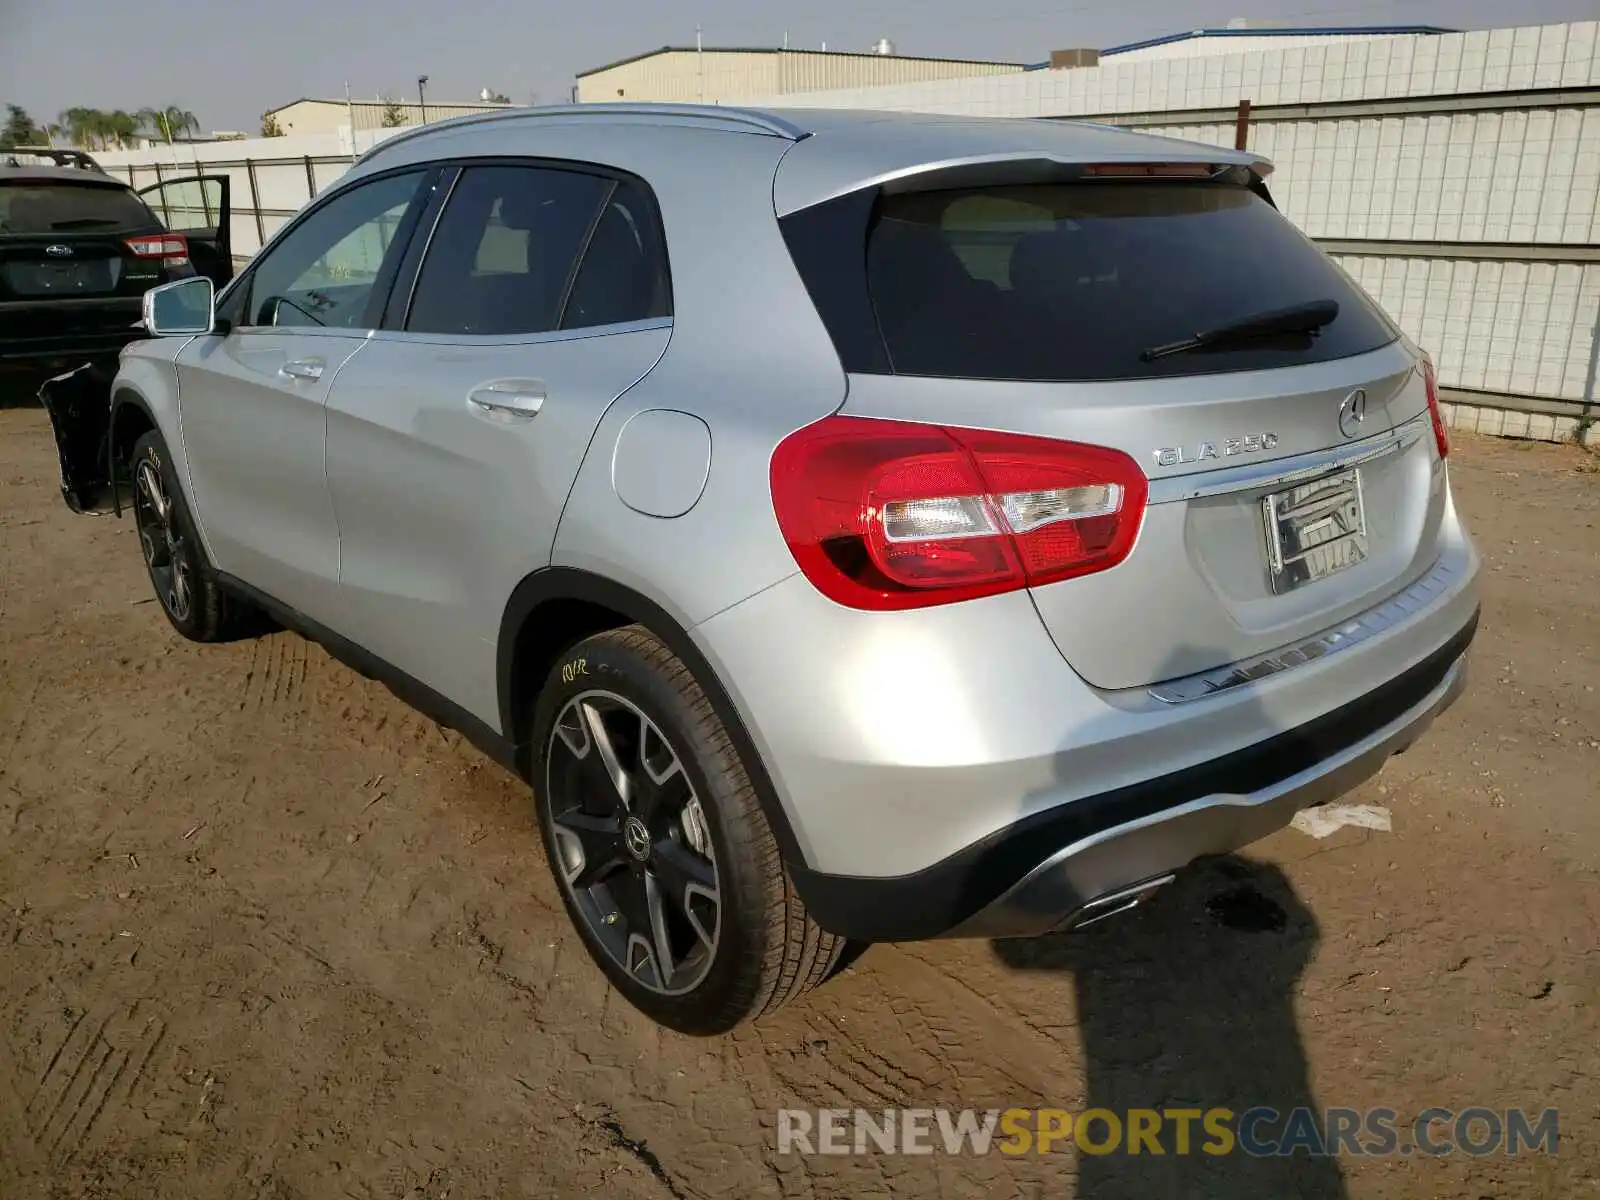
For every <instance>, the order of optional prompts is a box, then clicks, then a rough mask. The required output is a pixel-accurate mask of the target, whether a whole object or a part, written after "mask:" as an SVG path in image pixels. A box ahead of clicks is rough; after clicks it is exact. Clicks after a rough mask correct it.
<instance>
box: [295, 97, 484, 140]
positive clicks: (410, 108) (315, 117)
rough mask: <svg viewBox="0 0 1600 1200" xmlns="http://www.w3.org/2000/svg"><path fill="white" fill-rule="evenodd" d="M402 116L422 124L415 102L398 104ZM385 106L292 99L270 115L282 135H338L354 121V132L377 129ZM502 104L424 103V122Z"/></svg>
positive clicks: (457, 115) (381, 124) (375, 103)
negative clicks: (355, 130) (291, 101)
mask: <svg viewBox="0 0 1600 1200" xmlns="http://www.w3.org/2000/svg"><path fill="white" fill-rule="evenodd" d="M398 103H399V105H400V110H401V112H402V113H404V114H405V123H406V124H407V125H420V124H422V113H423V110H422V107H421V106H420V105H418V104H417V103H416V102H415V101H413V102H411V103H409V104H408V103H406V102H404V101H400V102H398ZM385 107H386V105H385V104H384V103H383V102H382V101H374V100H357V101H355V102H354V103H353V104H351V105H350V106H349V108H346V107H345V102H344V101H343V100H296V101H295V102H294V103H293V104H285V105H284V106H283V107H282V108H275V109H273V110H271V111H272V115H273V116H274V117H276V118H277V119H278V128H280V129H282V130H283V132H284V133H286V134H288V133H338V132H339V130H341V129H343V128H344V127H345V126H346V125H349V124H350V123H351V117H352V115H353V116H354V118H355V127H356V128H357V129H381V128H382V127H383V113H384V109H385ZM508 107H510V106H509V105H505V104H478V103H474V104H450V103H444V104H435V103H434V102H433V101H431V100H430V101H428V108H427V114H428V122H429V124H432V123H433V122H434V121H443V120H445V119H446V118H448V117H464V116H466V115H467V114H469V113H478V112H495V111H497V110H499V109H502V108H508Z"/></svg>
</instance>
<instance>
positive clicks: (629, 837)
mask: <svg viewBox="0 0 1600 1200" xmlns="http://www.w3.org/2000/svg"><path fill="white" fill-rule="evenodd" d="M622 841H623V844H624V845H626V846H627V847H628V853H629V854H631V855H633V856H634V857H635V858H637V859H638V860H639V861H640V862H643V861H644V860H645V859H647V858H649V857H650V831H649V830H648V829H646V828H645V827H644V822H643V821H641V820H639V818H638V817H629V818H628V819H627V820H626V821H624V822H623V823H622Z"/></svg>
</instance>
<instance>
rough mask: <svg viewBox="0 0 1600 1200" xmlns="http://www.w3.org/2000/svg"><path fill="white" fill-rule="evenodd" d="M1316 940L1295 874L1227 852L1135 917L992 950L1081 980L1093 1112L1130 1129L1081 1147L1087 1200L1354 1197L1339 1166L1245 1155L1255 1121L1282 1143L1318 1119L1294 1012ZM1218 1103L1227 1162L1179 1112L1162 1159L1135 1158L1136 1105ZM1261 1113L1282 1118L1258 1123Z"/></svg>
mask: <svg viewBox="0 0 1600 1200" xmlns="http://www.w3.org/2000/svg"><path fill="white" fill-rule="evenodd" d="M1317 941H1318V928H1317V923H1316V920H1315V919H1314V918H1313V917H1312V915H1311V912H1310V911H1309V910H1308V909H1307V908H1306V906H1305V905H1303V904H1302V903H1300V901H1299V899H1298V898H1297V897H1296V895H1295V893H1294V889H1293V888H1292V887H1291V886H1290V885H1289V881H1288V880H1287V879H1286V878H1285V877H1284V875H1283V872H1281V871H1280V870H1278V868H1277V867H1275V866H1273V865H1271V864H1269V863H1261V862H1255V861H1252V860H1250V859H1247V858H1243V857H1239V856H1235V855H1229V856H1225V857H1220V858H1213V859H1207V860H1203V861H1201V862H1199V863H1196V864H1194V865H1193V866H1191V867H1190V868H1189V869H1188V870H1187V871H1186V872H1183V873H1180V875H1179V876H1178V879H1177V880H1176V881H1175V882H1174V883H1172V884H1171V885H1169V886H1168V887H1167V888H1165V889H1164V890H1163V891H1162V892H1160V893H1158V894H1157V895H1156V896H1155V897H1153V898H1152V899H1151V900H1149V901H1147V902H1146V903H1145V904H1142V905H1140V906H1139V907H1138V908H1136V909H1134V910H1133V911H1132V912H1130V913H1125V914H1122V915H1120V916H1115V917H1111V918H1108V919H1106V920H1104V921H1100V922H1097V923H1095V924H1094V925H1091V926H1089V927H1087V928H1084V929H1081V930H1078V931H1076V932H1073V933H1066V934H1053V935H1049V936H1046V937H1042V938H1033V939H1026V940H1021V939H1019V940H1007V941H996V942H994V943H992V945H993V948H994V952H995V954H996V956H997V957H998V958H999V959H1000V961H1001V962H1003V963H1005V964H1006V965H1007V966H1008V967H1011V968H1013V969H1015V970H1019V971H1059V972H1062V973H1063V974H1064V975H1069V976H1070V977H1071V986H1072V989H1073V993H1074V997H1075V1000H1076V1008H1077V1015H1078V1024H1079V1030H1080V1035H1081V1038H1082V1047H1083V1056H1084V1070H1085V1077H1086V1100H1085V1103H1084V1109H1085V1111H1087V1110H1089V1109H1102V1110H1107V1111H1109V1112H1110V1113H1113V1114H1116V1115H1117V1117H1118V1119H1119V1120H1120V1121H1121V1122H1122V1123H1123V1130H1124V1132H1123V1136H1122V1138H1121V1139H1120V1140H1119V1141H1118V1142H1117V1143H1116V1144H1115V1148H1114V1149H1112V1150H1111V1151H1110V1152H1107V1153H1088V1152H1086V1151H1084V1149H1083V1148H1082V1147H1081V1146H1080V1147H1078V1148H1077V1150H1076V1157H1077V1163H1078V1185H1077V1193H1076V1194H1077V1195H1079V1196H1086V1197H1094V1198H1095V1200H1116V1198H1119V1197H1129V1198H1134V1197H1137V1198H1139V1200H1149V1198H1150V1197H1158V1196H1159V1197H1165V1196H1172V1197H1180V1196H1181V1197H1184V1198H1185V1200H1188V1198H1191V1197H1218V1198H1219V1200H1220V1198H1224V1197H1226V1198H1227V1200H1237V1198H1239V1197H1245V1196H1296V1197H1302V1198H1304V1200H1336V1198H1342V1197H1344V1196H1346V1195H1347V1192H1346V1190H1345V1185H1344V1178H1343V1174H1342V1172H1341V1171H1340V1169H1339V1165H1338V1163H1337V1161H1336V1160H1335V1159H1333V1158H1327V1157H1316V1158H1313V1157H1309V1156H1308V1155H1306V1154H1305V1153H1304V1152H1300V1153H1297V1154H1294V1155H1293V1156H1288V1157H1280V1156H1277V1155H1271V1156H1259V1155H1255V1154H1251V1153H1247V1152H1246V1151H1245V1149H1244V1148H1243V1147H1242V1146H1241V1145H1240V1144H1239V1141H1240V1139H1239V1136H1238V1135H1239V1133H1240V1126H1241V1123H1242V1122H1248V1123H1250V1125H1251V1132H1252V1133H1254V1135H1255V1136H1254V1138H1252V1139H1251V1140H1252V1141H1253V1142H1258V1143H1259V1142H1271V1141H1273V1140H1274V1139H1275V1138H1276V1137H1278V1136H1279V1135H1280V1134H1281V1133H1282V1132H1283V1130H1284V1128H1285V1122H1286V1121H1287V1119H1288V1115H1289V1114H1290V1113H1292V1112H1294V1110H1296V1109H1305V1110H1308V1111H1310V1112H1316V1111H1317V1100H1316V1098H1315V1097H1314V1096H1313V1093H1312V1089H1311V1081H1310V1078H1309V1070H1308V1068H1307V1065H1306V1055H1305V1049H1304V1047H1303V1045H1302V1043H1301V1039H1300V1032H1299V1029H1298V1027H1297V1025H1296V1023H1295V1013H1294V1001H1295V995H1296V991H1297V986H1298V982H1299V979H1300V975H1301V972H1302V971H1303V970H1304V969H1305V967H1306V965H1307V964H1308V963H1309V962H1310V961H1311V959H1312V957H1313V956H1314V954H1315V952H1316V947H1317ZM1335 1102H1337V1101H1335ZM1219 1108H1220V1109H1227V1110H1229V1111H1230V1112H1231V1114H1232V1117H1231V1118H1229V1119H1226V1120H1225V1121H1224V1122H1223V1123H1224V1124H1225V1125H1226V1127H1227V1128H1229V1129H1231V1130H1232V1131H1233V1134H1234V1137H1233V1139H1232V1143H1233V1144H1232V1146H1231V1149H1230V1150H1229V1152H1228V1153H1225V1154H1224V1153H1218V1152H1217V1149H1218V1148H1219V1147H1220V1146H1221V1145H1222V1144H1223V1142H1222V1139H1220V1138H1218V1137H1217V1136H1214V1135H1213V1134H1212V1133H1210V1132H1208V1130H1207V1129H1206V1127H1205V1125H1204V1124H1203V1118H1202V1117H1201V1116H1199V1115H1196V1116H1195V1117H1194V1118H1193V1119H1192V1123H1191V1136H1190V1138H1189V1142H1188V1148H1187V1149H1188V1152H1187V1153H1183V1152H1182V1146H1181V1144H1180V1143H1179V1139H1178V1135H1177V1125H1178V1123H1179V1122H1178V1121H1175V1120H1174V1119H1173V1118H1171V1117H1164V1118H1163V1120H1162V1122H1161V1126H1160V1143H1161V1145H1162V1149H1163V1150H1164V1153H1163V1154H1160V1155H1156V1154H1152V1153H1150V1152H1149V1146H1148V1143H1147V1144H1146V1146H1145V1148H1144V1152H1141V1153H1130V1151H1129V1146H1128V1138H1127V1135H1126V1129H1127V1123H1128V1120H1129V1113H1130V1111H1131V1110H1138V1109H1145V1110H1155V1111H1156V1112H1160V1113H1164V1114H1165V1113H1169V1112H1171V1111H1172V1110H1184V1109H1187V1110H1191V1111H1195V1110H1197V1111H1198V1114H1209V1113H1211V1111H1212V1110H1214V1109H1219ZM1253 1109H1271V1110H1274V1112H1275V1114H1277V1115H1276V1116H1275V1117H1274V1116H1268V1115H1266V1114H1262V1115H1259V1116H1252V1117H1249V1118H1246V1114H1247V1113H1249V1112H1250V1110H1253ZM1318 1124H1319V1128H1320V1124H1321V1121H1320V1117H1319V1118H1318ZM1092 1130H1093V1133H1092V1136H1093V1138H1094V1139H1095V1140H1096V1141H1099V1142H1104V1141H1105V1140H1106V1139H1107V1126H1106V1125H1105V1124H1104V1123H1102V1122H1096V1123H1094V1125H1093V1126H1092ZM1208 1146H1209V1147H1211V1149H1210V1150H1209V1151H1208V1149H1207V1147H1208Z"/></svg>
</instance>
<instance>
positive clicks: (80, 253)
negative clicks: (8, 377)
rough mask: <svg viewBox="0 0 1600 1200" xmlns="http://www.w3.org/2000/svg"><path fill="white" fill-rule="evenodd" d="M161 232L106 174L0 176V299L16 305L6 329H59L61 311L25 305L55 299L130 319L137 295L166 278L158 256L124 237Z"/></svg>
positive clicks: (117, 319)
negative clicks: (84, 176)
mask: <svg viewBox="0 0 1600 1200" xmlns="http://www.w3.org/2000/svg"><path fill="white" fill-rule="evenodd" d="M65 174H68V173H67V172H64V171H63V172H59V173H58V175H65ZM72 174H76V175H85V174H87V173H84V172H73V173H72ZM160 231H161V225H160V223H159V222H157V221H156V219H155V217H154V216H153V214H152V213H151V212H150V210H149V209H148V208H146V207H145V205H144V202H143V201H141V200H140V199H139V198H138V196H136V195H135V194H134V193H133V192H132V191H131V190H129V189H128V188H127V187H126V186H125V185H123V184H121V183H118V182H117V181H116V180H113V179H109V178H101V177H95V176H88V177H87V178H76V179H71V180H62V179H60V178H48V177H47V176H46V175H45V174H44V173H43V172H41V173H40V175H38V176H32V175H29V174H21V175H18V176H13V177H11V178H0V303H5V304H8V305H12V306H15V307H13V308H12V309H11V310H10V312H9V314H8V320H7V322H6V324H7V333H8V335H10V336H17V337H29V336H37V337H46V336H51V335H53V334H56V333H60V332H62V331H63V330H62V327H61V325H60V324H59V322H60V321H61V319H62V318H61V316H60V314H55V315H52V314H51V313H49V312H48V311H35V310H33V309H32V306H35V305H39V306H43V305H49V304H51V303H53V302H56V301H77V302H79V304H77V305H76V306H75V307H76V308H78V309H80V310H82V311H83V312H84V313H95V312H100V313H101V314H102V318H101V319H102V320H103V321H104V322H105V323H107V324H110V325H113V326H116V325H127V324H128V323H130V322H131V321H133V320H135V319H137V317H138V312H139V299H140V297H141V296H142V295H143V294H144V292H145V291H146V290H147V289H149V288H151V287H154V286H155V285H157V284H159V283H161V282H163V280H164V279H165V275H164V273H163V261H164V260H163V259H162V258H161V257H159V256H157V255H152V254H150V253H149V252H148V250H149V248H146V253H143V254H141V253H138V252H136V249H135V247H134V246H131V245H130V244H129V238H130V236H134V235H140V234H151V233H157V232H160ZM185 261H187V260H185ZM84 302H88V303H84ZM95 302H100V303H95ZM30 314H31V315H30Z"/></svg>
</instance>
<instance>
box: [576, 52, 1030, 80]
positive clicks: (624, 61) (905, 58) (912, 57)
mask: <svg viewBox="0 0 1600 1200" xmlns="http://www.w3.org/2000/svg"><path fill="white" fill-rule="evenodd" d="M697 50H698V52H699V53H701V54H815V55H821V56H823V57H827V58H881V59H888V60H890V61H893V60H896V59H898V60H900V61H901V62H943V63H972V64H975V65H977V66H984V67H1022V66H1023V65H1024V64H1023V63H1019V62H1006V61H1003V60H1000V59H993V58H938V57H935V56H931V55H925V54H874V53H873V52H872V51H870V50H807V49H805V48H804V47H790V48H789V49H787V50H785V49H784V48H783V47H782V46H705V47H696V46H661V47H659V48H658V49H655V50H646V51H645V52H644V53H643V54H633V55H629V56H628V57H627V58H619V59H618V60H617V61H616V62H610V63H606V65H605V66H603V67H590V68H589V69H588V70H587V71H579V72H578V74H577V76H576V77H577V78H578V79H584V78H586V77H588V76H590V75H598V74H600V73H601V72H602V71H610V70H614V69H615V68H617V67H625V66H627V65H628V64H629V63H636V62H640V61H642V60H644V59H646V58H654V57H656V55H658V54H694V53H695V52H696V51H697Z"/></svg>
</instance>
